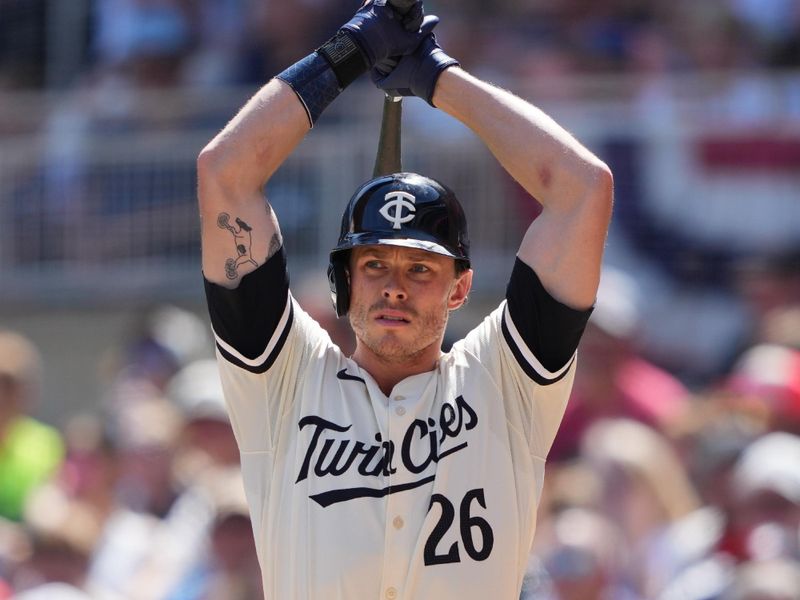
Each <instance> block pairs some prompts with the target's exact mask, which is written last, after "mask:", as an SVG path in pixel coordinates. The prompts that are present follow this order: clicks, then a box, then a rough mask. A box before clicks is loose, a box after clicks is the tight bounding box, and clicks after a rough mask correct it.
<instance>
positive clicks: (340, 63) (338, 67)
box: [317, 31, 369, 89]
mask: <svg viewBox="0 0 800 600" xmlns="http://www.w3.org/2000/svg"><path fill="white" fill-rule="evenodd" d="M317 53H318V54H320V55H322V57H323V58H325V60H327V61H328V64H330V66H331V69H333V72H334V73H335V74H336V79H337V81H338V82H339V86H340V87H341V88H342V89H344V88H346V87H347V86H348V85H350V84H351V83H353V82H354V81H355V80H356V79H358V78H359V77H361V75H363V74H364V73H366V72H367V69H368V68H369V65H368V64H367V61H366V59H365V58H364V54H363V53H362V52H361V49H360V48H359V47H358V44H356V42H355V40H354V39H353V37H352V36H351V35H350V34H349V33H347V32H346V31H339V32H337V33H336V35H334V36H333V37H332V38H331V39H329V40H328V41H327V42H325V43H324V44H322V46H320V47H319V48H317Z"/></svg>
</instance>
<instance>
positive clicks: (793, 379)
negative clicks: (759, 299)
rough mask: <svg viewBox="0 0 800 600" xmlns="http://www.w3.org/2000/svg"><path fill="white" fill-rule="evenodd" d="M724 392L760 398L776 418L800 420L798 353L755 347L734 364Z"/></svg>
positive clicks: (772, 347) (776, 345)
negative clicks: (765, 402) (778, 416)
mask: <svg viewBox="0 0 800 600" xmlns="http://www.w3.org/2000/svg"><path fill="white" fill-rule="evenodd" d="M726 387H727V389H729V390H731V391H734V392H739V393H742V394H753V395H756V396H761V397H763V398H764V400H766V401H767V402H768V403H769V405H770V407H771V409H772V410H773V411H774V412H775V413H776V414H778V415H781V416H785V417H790V418H793V419H800V351H798V350H794V349H793V348H789V347H787V346H781V345H778V344H758V345H756V346H753V347H752V348H749V349H748V350H747V351H746V352H745V353H744V354H742V356H741V358H740V359H739V360H738V361H737V363H736V365H735V366H734V368H733V371H732V373H731V376H730V377H729V378H728V381H727V385H726Z"/></svg>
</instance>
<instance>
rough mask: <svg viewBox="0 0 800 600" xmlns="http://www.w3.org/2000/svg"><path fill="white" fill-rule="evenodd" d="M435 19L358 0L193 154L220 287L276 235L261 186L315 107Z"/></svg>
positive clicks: (212, 272)
mask: <svg viewBox="0 0 800 600" xmlns="http://www.w3.org/2000/svg"><path fill="white" fill-rule="evenodd" d="M436 22H437V19H436V18H435V17H427V18H425V19H424V20H423V17H422V3H421V2H416V3H415V4H414V5H413V6H412V7H411V10H410V11H408V13H406V15H405V16H400V15H399V14H398V13H396V12H395V11H394V9H393V8H392V7H391V6H387V5H383V4H380V5H378V6H376V5H373V3H372V2H366V3H365V5H364V6H362V7H361V9H359V10H358V12H357V13H356V14H355V16H354V17H353V18H352V19H351V20H350V21H348V22H347V23H345V24H344V25H343V26H342V27H341V28H340V29H339V31H338V32H337V33H336V35H334V36H333V37H332V38H331V39H330V40H328V41H327V42H325V44H323V45H322V46H321V47H320V48H319V49H318V50H316V51H315V52H312V53H311V54H309V55H308V56H307V57H305V58H304V59H302V60H300V61H298V62H297V63H295V64H294V65H292V66H291V67H289V68H288V69H286V70H285V71H284V72H282V73H280V74H279V75H278V76H277V77H276V78H275V79H272V80H271V81H270V82H269V83H267V84H266V85H265V86H264V87H263V88H261V89H260V90H259V91H258V92H257V93H256V95H255V96H254V97H253V98H251V99H250V100H249V101H248V102H247V104H245V106H244V107H243V108H242V109H241V110H240V111H239V113H238V114H237V115H236V116H235V117H234V118H233V119H232V120H231V121H230V122H229V123H228V124H227V125H226V126H225V128H224V129H223V130H222V131H221V132H220V133H219V134H218V135H217V136H215V137H214V139H213V140H211V142H209V144H208V145H207V146H206V147H205V148H204V149H203V151H202V152H201V153H200V156H199V158H198V163H197V165H198V169H197V170H198V198H199V203H200V215H201V219H202V228H201V229H202V234H201V235H202V246H203V273H204V275H205V277H206V279H208V280H209V281H211V282H212V283H216V284H219V285H222V286H225V287H228V288H235V287H236V286H238V284H239V281H240V279H241V277H242V276H244V275H246V274H247V273H249V272H251V271H253V270H254V269H256V268H257V267H259V266H260V265H262V264H264V262H266V260H267V259H268V258H269V257H270V256H272V255H273V254H274V253H275V252H276V251H277V250H278V249H279V248H280V246H281V244H282V240H281V237H280V230H279V227H278V221H277V219H276V217H275V214H274V213H273V212H272V210H271V208H270V206H269V204H267V202H266V201H265V199H264V195H263V192H262V190H263V187H264V185H265V184H266V182H267V180H268V179H269V178H270V177H271V176H272V174H273V173H274V172H275V171H276V170H277V169H278V167H279V166H280V165H281V164H282V163H283V162H284V160H286V158H287V157H288V156H289V154H290V153H291V152H292V150H294V148H295V147H296V146H297V144H298V143H299V142H300V141H301V140H302V139H303V136H304V135H305V134H306V133H307V132H308V130H309V129H310V128H311V127H312V126H313V124H314V122H315V121H316V119H317V118H318V117H319V116H320V115H321V113H322V111H323V110H324V109H325V108H326V107H327V106H328V104H330V102H332V101H333V100H334V99H335V98H336V97H337V96H338V94H339V93H340V92H341V91H342V90H343V89H344V88H345V87H347V86H348V85H349V84H350V83H352V82H353V81H354V80H355V79H356V78H358V77H359V76H360V75H361V74H363V73H364V72H366V71H367V70H368V69H370V68H372V67H373V66H375V65H376V64H377V63H380V62H381V61H385V60H386V59H388V58H389V57H393V56H402V55H404V54H407V53H408V52H410V51H412V50H413V49H414V48H416V47H417V45H418V44H419V42H420V40H421V39H423V38H424V36H425V35H426V34H427V33H429V32H430V31H431V30H432V29H433V27H434V26H435V24H436Z"/></svg>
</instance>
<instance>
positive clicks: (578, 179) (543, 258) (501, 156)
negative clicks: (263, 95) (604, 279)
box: [373, 36, 613, 309]
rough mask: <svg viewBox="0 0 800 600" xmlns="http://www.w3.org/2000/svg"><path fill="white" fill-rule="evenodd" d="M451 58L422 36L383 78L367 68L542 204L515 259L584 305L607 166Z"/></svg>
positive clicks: (601, 240)
mask: <svg viewBox="0 0 800 600" xmlns="http://www.w3.org/2000/svg"><path fill="white" fill-rule="evenodd" d="M457 64H458V63H457V61H455V60H454V59H452V58H450V57H449V56H447V55H446V54H445V53H444V52H443V51H442V49H441V48H440V47H439V46H438V45H437V44H436V42H435V40H434V39H433V36H429V37H428V38H427V39H426V40H425V41H424V42H423V43H422V44H421V45H420V47H419V48H418V50H417V51H416V52H415V53H414V54H413V55H411V56H408V57H406V58H404V59H403V61H401V62H400V64H399V65H398V66H397V68H396V69H395V70H394V71H392V72H391V73H390V74H389V75H388V76H381V74H380V73H379V72H377V71H376V70H373V80H375V81H376V83H377V84H378V85H379V87H381V88H383V89H387V90H391V89H394V90H398V91H400V92H401V93H411V94H414V95H416V96H419V97H421V98H423V99H425V100H427V101H428V102H429V103H430V104H431V105H432V106H435V107H437V108H440V109H442V110H444V111H445V112H447V113H449V114H450V115H452V116H454V117H455V118H457V119H458V120H460V121H461V122H463V123H464V124H465V125H467V126H468V127H469V128H470V129H472V130H473V131H474V132H475V133H476V134H477V135H478V136H479V137H480V138H481V140H483V142H484V143H485V144H486V145H487V146H488V147H489V149H490V150H491V151H492V153H493V154H494V156H495V157H496V158H497V159H498V160H499V161H500V163H501V164H502V165H503V167H504V168H505V169H506V170H507V171H508V172H509V173H510V174H511V175H512V176H513V177H514V179H516V180H517V181H518V182H519V183H520V184H521V185H522V186H523V187H524V188H525V189H526V190H527V191H528V192H529V193H530V194H531V195H532V196H534V197H535V198H536V199H537V200H539V201H540V202H541V203H542V205H543V207H544V208H543V211H542V214H541V215H540V216H539V218H537V219H536V220H535V221H534V222H533V223H532V224H531V226H530V228H529V229H528V231H527V233H526V235H525V237H524V239H523V242H522V245H521V247H520V249H519V253H518V255H519V258H520V259H521V260H522V261H523V262H525V263H526V264H528V265H529V266H530V267H532V268H533V269H534V271H535V272H536V274H537V275H538V276H539V279H540V280H541V282H542V284H543V285H544V287H545V289H547V291H548V292H549V293H550V294H551V295H552V296H553V297H555V298H556V299H557V300H559V301H561V302H563V303H564V304H566V305H568V306H571V307H573V308H577V309H584V308H588V307H590V306H591V305H592V304H593V303H594V300H595V295H596V293H597V285H598V282H599V278H600V264H601V260H602V254H603V247H604V244H605V239H606V233H607V230H608V224H609V220H610V217H611V205H612V187H613V183H612V176H611V172H610V171H609V169H608V167H607V166H606V165H605V164H604V163H603V162H602V161H601V160H600V159H599V158H597V157H596V156H595V155H594V154H592V153H591V152H590V151H589V150H587V149H586V148H585V147H584V146H582V145H581V144H580V143H579V142H578V141H577V140H576V139H575V138H573V137H572V136H571V135H570V134H569V133H568V132H567V131H566V130H564V129H563V128H562V127H561V126H559V125H558V124H557V123H556V122H555V121H554V120H553V119H551V118H550V117H548V116H547V115H546V114H544V113H543V112H542V111H541V110H539V109H538V108H536V107H535V106H533V105H531V104H530V103H528V102H526V101H525V100H522V99H521V98H518V97H517V96H515V95H513V94H511V93H509V92H507V91H504V90H501V89H499V88H497V87H495V86H492V85H490V84H488V83H486V82H483V81H481V80H479V79H477V78H475V77H473V76H471V75H469V74H468V73H466V72H465V71H463V70H462V69H460V68H458V67H457V66H456V65H457ZM487 201H490V202H491V201H495V202H496V201H499V200H496V199H489V200H487Z"/></svg>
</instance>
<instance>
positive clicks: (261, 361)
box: [211, 293, 294, 373]
mask: <svg viewBox="0 0 800 600" xmlns="http://www.w3.org/2000/svg"><path fill="white" fill-rule="evenodd" d="M293 315H294V307H293V306H292V295H291V293H289V294H287V295H286V307H285V308H284V310H283V314H282V315H281V320H280V321H279V322H278V326H277V327H276V328H275V332H274V333H273V334H272V337H271V338H270V340H269V342H268V343H267V347H266V348H265V349H264V352H262V353H261V354H260V355H259V356H257V357H256V358H247V357H246V356H244V355H243V354H241V353H240V352H238V351H237V350H236V349H235V348H234V347H233V346H231V345H230V344H228V343H227V342H226V341H225V340H223V339H222V338H221V337H219V335H217V332H216V331H214V338H215V339H216V342H217V348H218V349H219V351H220V353H221V354H222V355H223V356H224V357H225V358H226V360H227V361H228V362H231V363H233V364H235V365H237V366H239V367H241V368H243V369H246V370H248V371H250V372H251V373H264V372H265V371H267V369H269V368H270V367H271V366H272V363H274V362H275V359H276V358H277V357H278V354H279V353H280V351H281V349H282V348H283V344H284V342H285V341H286V337H287V336H288V334H289V329H290V328H291V325H292V322H293ZM211 329H212V331H213V330H214V328H213V327H212V328H211Z"/></svg>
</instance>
